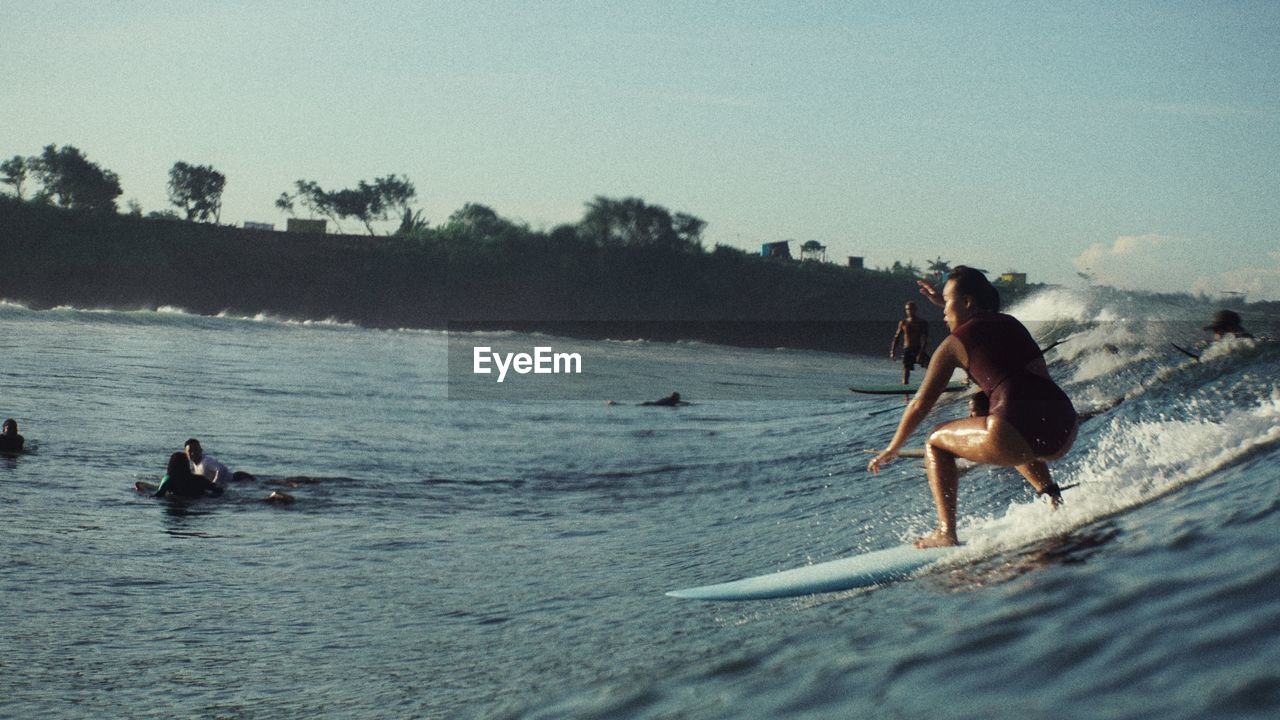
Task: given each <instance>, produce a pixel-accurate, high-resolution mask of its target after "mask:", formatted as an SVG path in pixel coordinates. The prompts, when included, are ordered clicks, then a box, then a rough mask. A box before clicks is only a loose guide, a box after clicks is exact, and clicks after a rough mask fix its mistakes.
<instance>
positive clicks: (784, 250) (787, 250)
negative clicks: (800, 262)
mask: <svg viewBox="0 0 1280 720" xmlns="http://www.w3.org/2000/svg"><path fill="white" fill-rule="evenodd" d="M790 242H791V241H790V240H779V241H778V242H771V243H765V244H763V245H761V246H760V257H772V258H785V259H787V260H790V259H791V246H790Z"/></svg>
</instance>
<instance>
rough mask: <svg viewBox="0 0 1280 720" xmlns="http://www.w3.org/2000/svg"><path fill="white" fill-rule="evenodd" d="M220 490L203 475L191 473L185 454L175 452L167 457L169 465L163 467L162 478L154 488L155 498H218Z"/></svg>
mask: <svg viewBox="0 0 1280 720" xmlns="http://www.w3.org/2000/svg"><path fill="white" fill-rule="evenodd" d="M221 494H222V488H221V487H219V486H218V485H217V484H215V483H214V482H213V481H212V480H210V479H208V478H206V477H205V476H203V475H197V474H196V473H194V472H191V463H190V462H189V461H188V460H187V456H186V454H185V453H180V452H176V453H173V454H172V455H170V456H169V464H168V465H167V466H165V472H164V477H163V478H161V480H160V486H159V487H157V488H156V492H155V497H166V496H168V497H183V498H198V497H204V496H205V495H209V496H211V497H218V496H219V495H221Z"/></svg>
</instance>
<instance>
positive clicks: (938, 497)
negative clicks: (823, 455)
mask: <svg viewBox="0 0 1280 720" xmlns="http://www.w3.org/2000/svg"><path fill="white" fill-rule="evenodd" d="M918 282H919V284H920V293H921V294H922V295H924V296H925V297H926V298H928V299H929V300H930V301H931V302H933V303H934V304H936V305H941V306H942V308H943V313H942V314H943V319H944V320H945V321H946V323H947V327H948V328H950V330H951V335H950V336H949V337H947V339H946V340H944V341H943V342H942V344H940V345H939V346H938V349H937V350H936V351H935V352H934V354H933V358H932V360H931V361H930V363H929V369H928V371H927V373H926V374H925V379H924V382H923V383H921V385H920V389H919V390H918V391H917V392H916V394H915V396H914V397H913V398H912V399H911V402H909V403H908V404H907V407H906V409H905V410H904V411H903V413H902V419H901V420H900V421H899V423H898V429H897V432H896V433H894V436H893V440H892V441H890V443H889V446H888V447H886V448H885V449H884V450H883V451H881V452H880V454H878V455H876V456H875V457H874V458H873V459H872V460H871V462H869V463H868V464H867V470H868V471H870V472H872V473H878V472H880V469H881V468H883V467H884V466H885V465H888V464H889V463H891V462H893V460H894V459H895V458H897V457H898V455H899V453H900V452H901V450H902V448H903V446H904V445H905V444H906V442H907V440H908V439H909V438H910V437H911V435H912V433H914V432H915V431H916V429H917V428H918V427H919V426H920V424H921V423H922V422H924V420H925V418H926V417H927V416H928V415H929V412H930V411H931V410H932V409H933V406H934V404H935V403H936V402H937V401H938V396H939V395H941V394H942V391H943V389H944V388H945V387H946V384H947V381H948V380H949V379H950V378H951V374H952V373H953V372H954V371H955V370H956V369H957V368H964V369H965V370H966V371H968V373H969V375H970V376H971V377H972V378H973V380H974V381H975V382H976V383H977V384H978V386H979V387H981V388H982V391H983V392H984V393H986V395H987V397H988V398H990V403H991V407H990V414H989V415H987V416H986V417H969V418H964V419H962V420H954V421H952V422H948V423H943V424H942V425H939V426H938V427H936V428H934V430H933V431H932V432H931V433H930V434H929V438H928V441H927V443H926V445H925V467H926V470H927V473H928V477H929V488H930V490H931V491H932V493H933V501H934V505H935V507H936V509H937V513H938V527H937V529H936V530H934V532H933V533H931V534H929V535H926V536H924V537H922V538H920V539H919V540H917V541H916V543H915V544H916V547H922V548H923V547H938V546H945V545H958V544H960V540H959V538H958V537H957V536H956V490H957V487H958V485H959V473H958V471H957V467H956V459H957V458H964V459H966V460H971V461H973V462H976V463H983V464H988V465H1000V466H1005V467H1014V468H1016V469H1017V470H1018V472H1019V473H1021V474H1022V476H1023V477H1024V478H1026V479H1027V482H1029V483H1030V484H1031V486H1032V487H1034V488H1035V490H1036V492H1037V493H1038V494H1041V495H1047V496H1049V498H1050V500H1051V501H1052V503H1053V506H1054V507H1057V506H1058V504H1059V503H1061V501H1062V498H1061V494H1060V493H1061V489H1060V488H1059V487H1058V485H1057V483H1055V482H1053V479H1052V478H1051V477H1050V475H1049V466H1048V465H1047V464H1046V463H1047V461H1050V460H1056V459H1058V458H1060V457H1062V456H1063V455H1065V454H1066V452H1067V451H1068V450H1070V449H1071V445H1072V444H1073V443H1074V442H1075V438H1076V430H1077V429H1078V427H1079V420H1078V418H1077V416H1076V411H1075V408H1074V407H1073V406H1072V404H1071V400H1070V398H1068V397H1067V395H1066V393H1064V392H1063V391H1062V389H1061V388H1059V387H1058V386H1057V384H1055V383H1054V382H1053V380H1052V379H1051V378H1050V377H1049V370H1048V367H1047V366H1046V364H1045V361H1044V357H1043V354H1042V353H1041V351H1040V348H1039V346H1038V345H1037V344H1036V342H1035V339H1034V338H1032V337H1031V333H1029V332H1028V331H1027V329H1026V328H1025V327H1024V326H1023V325H1022V323H1020V322H1018V320H1017V319H1015V318H1013V317H1012V316H1010V315H1005V314H1002V313H1000V293H999V291H997V290H996V289H995V287H994V286H992V285H991V283H990V282H989V281H988V280H987V278H986V276H984V275H983V274H982V273H981V272H979V271H977V270H975V269H973V268H969V267H965V266H963V265H961V266H957V267H956V268H955V269H953V270H952V271H951V274H950V275H948V276H947V282H946V285H944V286H943V290H942V292H941V293H939V292H938V291H937V289H935V288H934V287H933V286H932V285H930V284H929V283H927V282H925V281H923V280H921V281H918Z"/></svg>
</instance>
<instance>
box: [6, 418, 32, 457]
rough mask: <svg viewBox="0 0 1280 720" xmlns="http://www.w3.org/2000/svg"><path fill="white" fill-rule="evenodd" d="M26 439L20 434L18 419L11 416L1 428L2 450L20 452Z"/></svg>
mask: <svg viewBox="0 0 1280 720" xmlns="http://www.w3.org/2000/svg"><path fill="white" fill-rule="evenodd" d="M25 442H26V440H25V439H24V438H23V437H22V436H21V435H19V434H18V421H17V420H14V419H13V418H9V419H8V420H5V421H4V426H3V428H0V452H7V453H20V452H22V446H23V443H25Z"/></svg>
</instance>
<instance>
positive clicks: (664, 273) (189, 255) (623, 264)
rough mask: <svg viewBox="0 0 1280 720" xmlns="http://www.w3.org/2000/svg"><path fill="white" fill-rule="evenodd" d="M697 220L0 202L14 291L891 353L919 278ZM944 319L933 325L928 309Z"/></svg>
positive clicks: (634, 204)
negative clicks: (739, 236)
mask: <svg viewBox="0 0 1280 720" xmlns="http://www.w3.org/2000/svg"><path fill="white" fill-rule="evenodd" d="M701 230H702V222H701V221H700V220H698V219H697V218H694V217H692V216H689V215H682V214H679V213H676V214H671V213H668V212H667V211H666V210H665V209H663V208H661V207H658V206H653V205H646V204H645V203H643V202H642V201H639V200H635V199H627V200H610V199H607V198H596V200H594V201H592V202H591V203H588V206H587V211H586V213H585V214H584V217H583V219H582V221H581V222H579V223H577V224H574V225H563V226H560V227H557V228H555V229H553V230H551V231H545V232H544V231H538V230H532V229H530V228H529V227H527V226H525V225H523V224H519V223H514V222H511V221H509V220H506V219H504V218H502V217H500V216H499V215H497V213H495V212H494V211H493V210H491V209H490V208H487V207H484V206H482V205H467V206H466V207H464V208H462V209H461V210H459V211H458V212H456V213H454V214H453V215H452V216H451V217H450V219H449V220H448V221H447V222H446V223H444V224H442V225H440V226H439V227H435V228H429V227H425V226H422V225H419V226H418V227H416V228H412V229H411V232H409V233H407V234H403V235H396V236H380V237H369V236H352V235H303V234H297V233H282V232H271V231H260V230H242V229H237V228H229V227H223V226H218V225H212V224H201V223H193V222H176V221H173V220H165V219H155V218H144V217H139V216H136V215H120V214H116V213H110V212H107V213H103V212H81V211H75V210H68V209H63V208H58V207H54V206H52V205H49V204H47V203H34V202H29V201H26V202H24V201H21V200H18V199H17V198H13V197H5V198H3V200H0V253H3V254H4V257H5V258H6V261H5V262H4V263H3V265H0V295H2V296H3V297H5V298H6V299H9V300H15V301H19V302H24V303H29V304H31V305H33V306H35V307H50V306H54V305H63V304H66V305H74V306H77V307H95V308H96V307H111V308H121V309H131V308H156V307H160V306H165V305H169V306H176V307H181V308H184V309H187V310H190V311H192V312H198V313H205V314H214V313H218V312H223V311H228V312H231V313H235V314H245V315H253V314H257V313H259V312H268V313H273V314H278V315H280V316H284V317H293V318H310V319H324V318H336V319H341V320H349V321H353V322H357V323H360V324H361V325H365V326H370V327H416V328H454V329H480V328H489V329H493V328H501V329H515V330H541V331H546V332H551V333H559V334H564V335H570V336H578V337H615V338H622V337H628V338H633V337H634V338H641V337H642V338H649V339H668V340H670V339H696V340H704V341H708V342H720V343H728V344H739V345H752V346H789V347H805V348H817V349H827V350H836V351H869V352H880V351H882V350H883V349H884V348H885V347H886V346H887V345H888V338H889V336H890V335H891V333H892V327H893V322H894V321H896V319H897V318H898V317H900V316H901V308H902V303H903V302H904V300H907V299H911V298H914V297H917V295H916V290H915V285H914V282H913V281H914V276H912V275H910V274H903V273H898V274H894V273H890V272H884V271H860V270H854V269H850V268H843V267H838V266H835V265H831V264H828V263H819V262H793V261H787V260H779V259H772V258H762V257H758V256H755V255H752V254H748V253H745V252H742V251H740V250H737V249H733V248H726V247H716V248H715V249H714V250H711V251H709V252H708V251H705V250H704V249H703V248H702V246H701V240H700V233H701ZM926 312H927V313H930V315H929V316H930V317H932V318H933V319H937V314H936V313H933V312H932V308H926Z"/></svg>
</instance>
